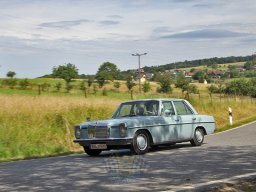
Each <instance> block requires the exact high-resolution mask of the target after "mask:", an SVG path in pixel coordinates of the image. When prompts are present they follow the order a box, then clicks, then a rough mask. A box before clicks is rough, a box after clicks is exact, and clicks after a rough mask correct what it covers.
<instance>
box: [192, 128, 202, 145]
mask: <svg viewBox="0 0 256 192" xmlns="http://www.w3.org/2000/svg"><path fill="white" fill-rule="evenodd" d="M203 142H204V131H203V130H202V129H201V128H197V129H196V130H195V133H194V137H193V139H192V140H191V141H190V143H191V145H192V146H200V145H202V143H203Z"/></svg>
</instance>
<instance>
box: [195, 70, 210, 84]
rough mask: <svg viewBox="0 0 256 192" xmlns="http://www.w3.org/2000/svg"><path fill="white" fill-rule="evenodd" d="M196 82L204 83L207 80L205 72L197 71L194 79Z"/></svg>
mask: <svg viewBox="0 0 256 192" xmlns="http://www.w3.org/2000/svg"><path fill="white" fill-rule="evenodd" d="M192 78H193V79H194V80H198V81H199V82H200V83H203V82H204V80H205V79H207V75H206V74H205V73H204V72H203V71H197V72H196V73H195V74H194V75H193V77H192Z"/></svg>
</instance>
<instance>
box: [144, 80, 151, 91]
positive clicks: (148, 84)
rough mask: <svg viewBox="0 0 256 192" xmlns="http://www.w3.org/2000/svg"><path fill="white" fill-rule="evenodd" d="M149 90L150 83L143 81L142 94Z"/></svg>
mask: <svg viewBox="0 0 256 192" xmlns="http://www.w3.org/2000/svg"><path fill="white" fill-rule="evenodd" d="M150 89H151V86H150V83H149V82H148V81H145V82H144V83H143V85H142V90H143V92H144V93H147V92H149V91H150Z"/></svg>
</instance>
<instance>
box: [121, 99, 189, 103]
mask: <svg viewBox="0 0 256 192" xmlns="http://www.w3.org/2000/svg"><path fill="white" fill-rule="evenodd" d="M139 101H184V99H178V98H160V99H138V100H130V101H124V102H123V103H130V102H139Z"/></svg>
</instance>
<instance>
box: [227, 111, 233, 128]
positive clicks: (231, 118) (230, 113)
mask: <svg viewBox="0 0 256 192" xmlns="http://www.w3.org/2000/svg"><path fill="white" fill-rule="evenodd" d="M228 115H229V123H230V125H232V124H233V117H232V109H231V107H230V106H229V107H228Z"/></svg>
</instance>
